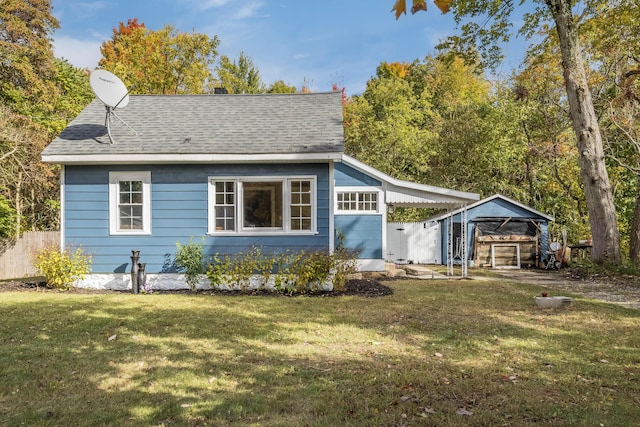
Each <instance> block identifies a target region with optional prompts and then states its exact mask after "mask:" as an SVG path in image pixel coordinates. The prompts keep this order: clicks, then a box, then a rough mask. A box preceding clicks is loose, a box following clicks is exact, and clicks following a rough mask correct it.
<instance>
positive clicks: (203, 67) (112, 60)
mask: <svg viewBox="0 0 640 427" xmlns="http://www.w3.org/2000/svg"><path fill="white" fill-rule="evenodd" d="M218 44H219V40H218V37H217V36H214V37H213V38H210V37H209V36H207V35H205V34H199V33H195V32H194V33H180V32H178V31H177V30H175V29H174V28H173V27H172V26H170V25H166V26H164V27H163V28H162V29H160V30H158V31H152V30H149V29H148V28H146V27H145V25H144V23H139V22H138V20H137V18H136V19H129V20H128V21H127V24H126V25H125V24H124V23H122V22H120V24H119V26H118V28H114V29H113V36H112V38H111V39H110V40H107V41H105V42H103V43H102V46H101V47H100V52H101V53H102V58H101V59H100V62H99V63H98V64H99V66H100V67H102V68H104V69H106V70H109V71H111V72H113V73H114V74H116V75H118V76H119V77H120V78H121V79H122V80H123V81H124V82H125V84H126V85H127V86H128V87H129V88H130V90H131V93H138V94H183V93H205V92H206V91H207V87H208V85H209V84H210V81H211V80H212V77H213V76H212V73H211V70H210V66H212V65H213V64H214V63H215V58H216V56H217V55H218V53H217V50H216V49H217V47H218Z"/></svg>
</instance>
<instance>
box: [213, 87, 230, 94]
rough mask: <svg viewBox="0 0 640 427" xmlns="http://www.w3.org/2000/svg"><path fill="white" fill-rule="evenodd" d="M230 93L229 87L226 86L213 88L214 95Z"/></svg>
mask: <svg viewBox="0 0 640 427" xmlns="http://www.w3.org/2000/svg"><path fill="white" fill-rule="evenodd" d="M228 93H229V92H227V88H224V87H216V88H213V94H214V95H226V94H228Z"/></svg>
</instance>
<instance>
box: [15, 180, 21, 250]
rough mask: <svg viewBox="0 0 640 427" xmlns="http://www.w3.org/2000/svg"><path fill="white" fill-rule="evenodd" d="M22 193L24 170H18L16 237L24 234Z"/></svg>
mask: <svg viewBox="0 0 640 427" xmlns="http://www.w3.org/2000/svg"><path fill="white" fill-rule="evenodd" d="M21 193H22V172H18V181H17V182H16V239H19V238H20V236H21V235H22V227H21V225H22V204H21V200H20V197H22V196H21Z"/></svg>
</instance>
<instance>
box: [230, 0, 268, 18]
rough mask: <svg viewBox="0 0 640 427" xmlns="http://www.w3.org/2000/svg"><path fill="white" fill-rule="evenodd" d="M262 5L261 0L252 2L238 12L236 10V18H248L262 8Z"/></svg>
mask: <svg viewBox="0 0 640 427" xmlns="http://www.w3.org/2000/svg"><path fill="white" fill-rule="evenodd" d="M261 7H262V3H260V2H255V1H254V2H251V3H249V4H247V5H245V6H243V7H241V8H240V10H238V12H236V14H235V18H236V19H244V18H248V17H250V16H253V15H255V14H256V13H257V12H258V10H260V8H261Z"/></svg>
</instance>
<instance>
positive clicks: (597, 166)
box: [545, 0, 620, 264]
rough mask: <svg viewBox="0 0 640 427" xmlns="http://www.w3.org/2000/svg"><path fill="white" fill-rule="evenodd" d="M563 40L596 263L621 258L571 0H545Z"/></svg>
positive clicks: (564, 58)
mask: <svg viewBox="0 0 640 427" xmlns="http://www.w3.org/2000/svg"><path fill="white" fill-rule="evenodd" d="M545 2H546V4H547V6H548V7H549V9H550V11H551V14H552V15H553V19H554V21H555V23H556V30H557V32H558V38H559V40H560V50H561V52H562V68H563V70H564V81H565V86H566V89H567V99H568V101H569V112H570V115H571V122H572V124H573V130H574V132H575V134H576V139H577V145H578V152H579V156H580V157H579V164H580V174H581V176H582V182H583V185H584V195H585V199H586V202H587V209H588V211H589V222H590V224H591V235H592V237H593V249H592V251H591V258H592V260H593V261H594V262H595V263H597V264H606V263H619V262H620V235H619V232H618V224H617V220H616V211H615V206H614V203H613V192H612V190H611V184H610V182H609V174H608V173H607V169H606V167H605V161H604V149H603V147H602V136H601V135H600V126H599V125H598V119H597V117H596V113H595V109H594V107H593V100H592V98H591V91H590V89H589V86H588V85H587V76H586V73H585V69H584V63H583V61H582V57H581V52H580V46H579V43H578V31H577V26H576V22H575V20H574V19H575V18H574V16H573V14H572V12H571V1H570V0H545Z"/></svg>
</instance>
